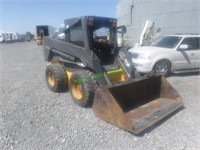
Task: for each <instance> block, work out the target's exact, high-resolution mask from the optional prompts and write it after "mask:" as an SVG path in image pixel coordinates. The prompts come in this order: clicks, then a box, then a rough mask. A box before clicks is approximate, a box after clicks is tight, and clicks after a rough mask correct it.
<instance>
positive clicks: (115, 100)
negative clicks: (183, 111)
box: [93, 76, 183, 134]
mask: <svg viewBox="0 0 200 150" xmlns="http://www.w3.org/2000/svg"><path fill="white" fill-rule="evenodd" d="M182 105H183V102H182V99H181V97H180V96H179V94H178V93H177V92H176V91H175V89H174V88H173V87H172V86H171V85H170V84H169V83H168V82H167V80H166V79H165V77H163V76H154V77H151V78H143V79H135V80H133V81H124V82H122V83H118V84H116V85H112V86H111V87H108V86H106V85H101V86H99V87H98V88H97V90H96V93H95V98H94V103H93V111H94V113H95V115H96V116H97V117H99V118H101V119H102V120H105V121H106V122H109V123H111V124H114V125H117V126H118V127H121V128H123V129H125V130H127V131H130V132H132V133H134V134H138V133H140V132H142V131H143V130H145V129H146V128H148V127H150V126H152V125H154V124H155V123H157V122H158V121H160V120H161V119H163V118H164V117H166V116H168V115H169V114H171V113H173V112H174V111H175V110H177V109H178V108H180V107H181V106H182Z"/></svg>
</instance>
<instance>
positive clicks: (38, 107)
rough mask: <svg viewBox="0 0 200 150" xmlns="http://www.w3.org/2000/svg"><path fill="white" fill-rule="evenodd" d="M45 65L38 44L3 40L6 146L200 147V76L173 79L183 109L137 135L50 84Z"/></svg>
mask: <svg viewBox="0 0 200 150" xmlns="http://www.w3.org/2000/svg"><path fill="white" fill-rule="evenodd" d="M45 67H46V64H45V62H44V59H43V51H42V47H41V46H37V44H36V43H35V42H25V43H10V44H0V149H1V150H14V149H16V150H50V149H52V150H71V149H80V150H83V149H85V150H95V149H97V150H102V149H108V150H112V149H113V150H122V149H127V150H129V149H131V150H132V149H134V150H148V149H151V150H198V149H200V117H199V116H200V75H199V74H198V73H195V74H181V75H180V74H179V75H173V76H171V77H169V78H168V80H169V82H170V83H171V84H172V85H173V86H174V88H175V89H176V90H177V91H178V92H179V94H180V95H181V96H182V98H183V100H184V106H185V107H184V108H183V109H182V110H180V111H178V112H177V113H176V114H175V115H173V116H171V117H169V118H167V119H165V120H164V121H162V122H161V123H159V124H158V125H156V126H154V127H152V128H150V129H148V130H147V131H145V132H144V133H143V134H141V135H139V136H135V135H133V134H131V133H128V132H126V131H124V130H122V129H119V128H117V127H115V126H113V125H110V124H108V123H106V122H104V121H101V120H99V119H98V118H95V116H94V114H93V112H92V109H84V108H80V107H78V106H77V105H75V104H74V103H73V102H72V100H71V97H70V94H69V93H60V94H55V93H53V92H50V91H49V89H48V88H47V86H46V83H45V78H44V72H45Z"/></svg>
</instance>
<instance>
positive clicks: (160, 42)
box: [151, 36, 182, 48]
mask: <svg viewBox="0 0 200 150" xmlns="http://www.w3.org/2000/svg"><path fill="white" fill-rule="evenodd" d="M181 39H182V37H179V36H163V37H160V38H158V39H157V40H155V41H154V42H152V44H151V46H154V47H162V48H175V47H176V46H177V44H178V43H179V42H180V41H181Z"/></svg>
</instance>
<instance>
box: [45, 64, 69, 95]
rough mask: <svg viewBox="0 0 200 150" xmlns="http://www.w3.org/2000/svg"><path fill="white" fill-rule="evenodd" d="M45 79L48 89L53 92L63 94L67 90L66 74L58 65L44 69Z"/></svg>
mask: <svg viewBox="0 0 200 150" xmlns="http://www.w3.org/2000/svg"><path fill="white" fill-rule="evenodd" d="M45 78H46V82H47V86H48V88H49V89H50V90H51V91H53V92H63V91H65V90H66V89H67V81H68V78H67V74H66V72H65V69H64V68H63V66H62V65H60V64H51V65H48V66H47V67H46V73H45Z"/></svg>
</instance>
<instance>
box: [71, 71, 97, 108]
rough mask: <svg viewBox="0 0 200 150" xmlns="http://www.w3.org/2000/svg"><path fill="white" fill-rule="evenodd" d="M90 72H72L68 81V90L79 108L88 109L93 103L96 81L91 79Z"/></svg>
mask: <svg viewBox="0 0 200 150" xmlns="http://www.w3.org/2000/svg"><path fill="white" fill-rule="evenodd" d="M91 76H92V73H91V72H90V71H77V72H74V73H73V74H72V76H71V78H70V81H69V90H70V93H71V96H72V99H73V101H74V102H75V104H77V105H79V106H81V107H90V106H91V105H92V103H93V99H94V93H95V89H96V87H97V83H96V80H94V79H91V78H90V77H91Z"/></svg>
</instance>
